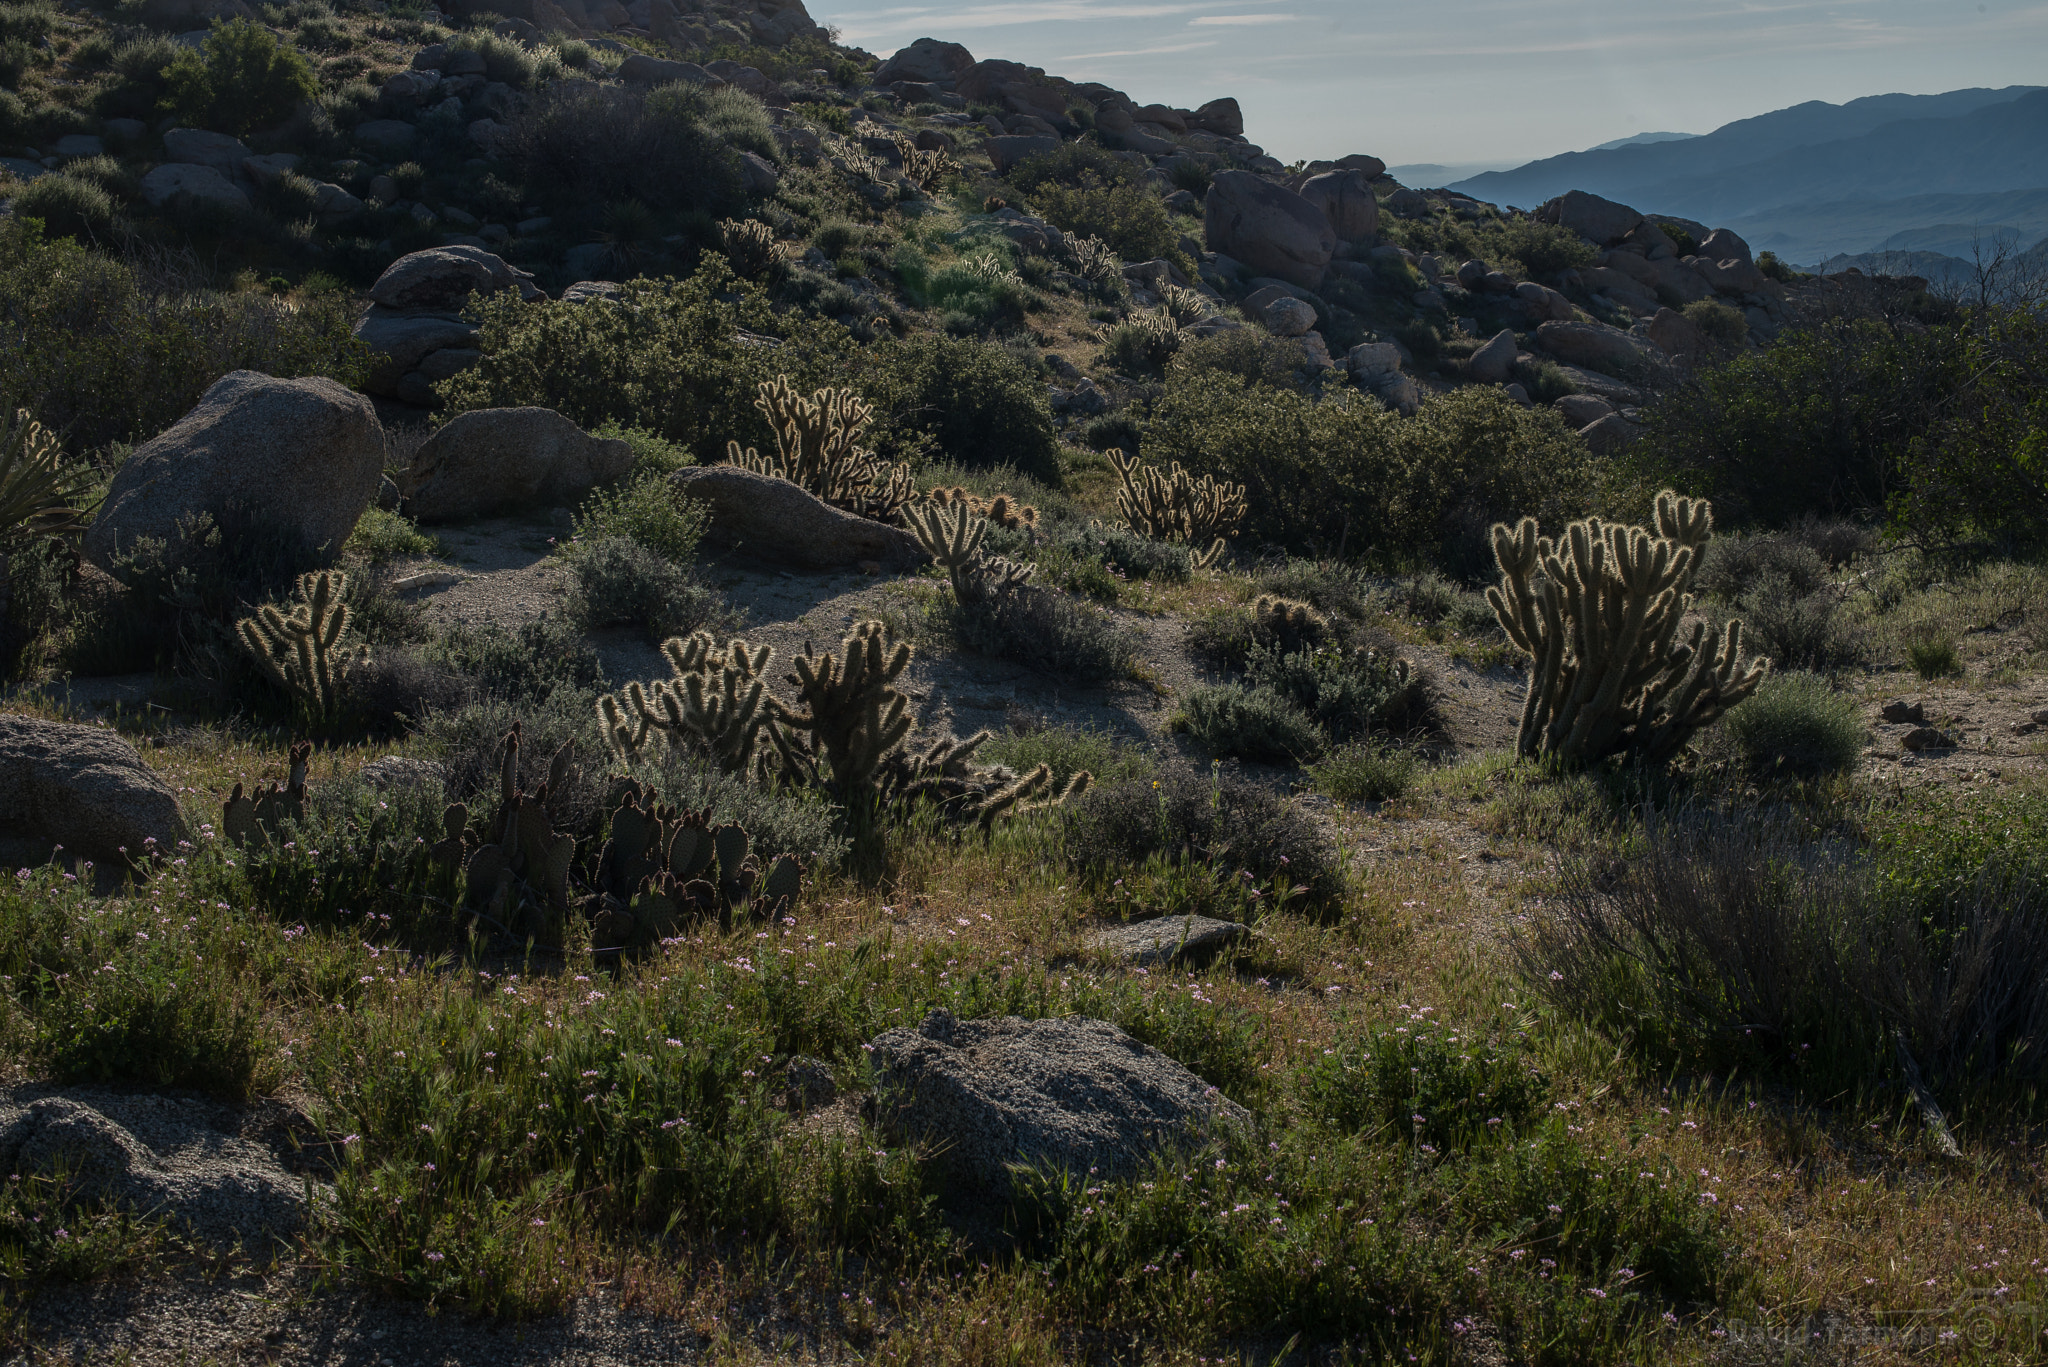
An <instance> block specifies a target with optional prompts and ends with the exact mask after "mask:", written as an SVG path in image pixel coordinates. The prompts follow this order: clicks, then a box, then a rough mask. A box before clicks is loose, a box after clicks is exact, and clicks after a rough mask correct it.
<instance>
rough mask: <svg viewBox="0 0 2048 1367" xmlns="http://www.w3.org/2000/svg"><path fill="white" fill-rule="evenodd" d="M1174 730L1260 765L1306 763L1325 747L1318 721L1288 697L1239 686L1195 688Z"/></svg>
mask: <svg viewBox="0 0 2048 1367" xmlns="http://www.w3.org/2000/svg"><path fill="white" fill-rule="evenodd" d="M1174 726H1175V729H1177V730H1180V731H1183V732H1185V733H1186V734H1187V735H1188V736H1190V737H1192V738H1193V740H1194V741H1195V743H1196V744H1197V745H1199V746H1201V747H1202V749H1204V750H1205V751H1207V752H1208V753H1209V754H1212V755H1217V756H1221V757H1223V758H1226V759H1248V760H1254V761H1256V762H1258V763H1260V764H1286V765H1295V764H1305V763H1307V762H1308V761H1309V760H1312V759H1314V758H1315V757H1316V756H1318V755H1320V754H1322V752H1323V746H1324V740H1323V733H1322V732H1321V731H1320V730H1318V729H1317V727H1316V724H1315V720H1314V719H1313V718H1311V717H1310V716H1309V715H1308V714H1307V713H1305V712H1303V711H1302V710H1301V709H1300V708H1298V707H1296V706H1295V705H1294V704H1293V703H1292V702H1290V701H1289V700H1288V699H1287V697H1286V696H1285V695H1283V694H1281V693H1279V692H1277V691H1275V690H1274V689H1271V688H1264V687H1254V688H1247V687H1246V686H1245V685H1243V684H1237V683H1227V684H1205V685H1203V686H1202V687H1200V688H1196V689H1191V690H1190V691H1189V693H1188V695H1187V700H1186V701H1185V702H1184V703H1182V705H1181V712H1180V715H1179V716H1178V717H1177V718H1175V719H1174Z"/></svg>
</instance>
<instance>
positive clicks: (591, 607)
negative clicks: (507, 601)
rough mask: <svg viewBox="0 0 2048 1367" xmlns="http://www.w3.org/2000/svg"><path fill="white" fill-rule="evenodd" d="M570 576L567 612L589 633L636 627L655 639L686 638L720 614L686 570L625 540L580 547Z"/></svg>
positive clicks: (715, 603)
mask: <svg viewBox="0 0 2048 1367" xmlns="http://www.w3.org/2000/svg"><path fill="white" fill-rule="evenodd" d="M569 572H570V587H569V598H568V602H567V604H566V607H565V610H566V611H567V612H568V613H569V615H570V617H571V618H572V619H573V620H575V621H576V622H578V623H580V624H581V625H582V626H583V628H584V629H585V630H587V631H594V630H596V629H598V628H600V627H608V626H619V625H623V624H627V623H636V624H638V625H641V626H644V627H646V628H647V630H648V631H649V633H650V634H652V635H653V636H654V637H655V638H657V639H666V638H667V637H670V636H687V635H689V634H690V633H691V632H693V631H695V630H697V629H698V628H699V627H701V626H704V625H706V624H707V623H710V622H713V621H715V620H717V618H718V616H719V613H720V610H721V609H720V603H719V598H718V595H717V594H715V593H713V592H712V591H711V590H710V589H707V588H705V587H704V586H703V585H701V584H699V583H697V582H696V580H695V579H694V578H692V577H691V575H690V573H689V571H688V570H686V569H684V568H683V567H682V566H680V565H677V564H675V563H674V562H672V561H670V560H668V559H666V558H665V557H664V556H663V555H662V554H661V553H660V552H659V551H656V550H653V549H650V548H649V547H647V546H645V545H642V544H641V543H640V542H638V541H631V540H628V539H627V538H625V537H622V536H614V537H608V538H606V539H604V540H600V541H592V542H590V543H588V544H586V545H583V546H579V547H578V548H577V550H576V553H575V554H574V555H573V556H571V557H570V559H569Z"/></svg>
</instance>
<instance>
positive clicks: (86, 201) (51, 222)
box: [14, 172, 119, 243]
mask: <svg viewBox="0 0 2048 1367" xmlns="http://www.w3.org/2000/svg"><path fill="white" fill-rule="evenodd" d="M14 213H15V216H16V217H18V218H22V219H34V220H36V221H38V222H40V223H41V224H42V225H43V229H44V231H45V232H47V233H49V234H50V235H51V236H52V237H71V238H79V239H82V240H84V241H87V242H108V243H111V242H112V241H113V237H114V229H115V225H116V224H117V223H118V222H119V220H118V219H117V217H116V216H115V213H114V200H113V197H112V196H111V195H109V194H108V193H107V192H106V191H105V190H103V189H101V188H100V187H99V186H98V185H95V184H94V183H93V182H92V181H90V180H87V179H85V178H84V177H82V176H74V175H72V174H70V173H69V172H59V173H58V174H56V175H54V176H39V177H37V178H36V179H34V180H32V181H30V182H29V183H28V184H26V185H24V186H23V187H22V188H21V189H20V190H18V191H16V192H15V195H14Z"/></svg>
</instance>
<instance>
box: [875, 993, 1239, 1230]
mask: <svg viewBox="0 0 2048 1367" xmlns="http://www.w3.org/2000/svg"><path fill="white" fill-rule="evenodd" d="M869 1047H870V1048H871V1049H872V1050H873V1051H874V1063H875V1067H876V1070H877V1074H878V1078H877V1084H876V1090H875V1096H874V1098H873V1101H872V1102H871V1105H872V1107H873V1112H874V1116H875V1118H876V1119H877V1120H878V1121H879V1122H880V1124H881V1125H882V1127H883V1129H884V1131H885V1132H887V1133H889V1134H892V1135H894V1136H896V1138H897V1141H898V1142H909V1143H915V1144H918V1145H921V1146H923V1147H925V1148H927V1149H928V1150H929V1151H930V1152H932V1153H933V1154H934V1162H935V1163H936V1164H937V1165H939V1168H940V1170H941V1172H942V1174H943V1176H944V1177H945V1178H946V1180H947V1181H948V1183H949V1184H950V1185H951V1186H952V1187H953V1189H954V1190H955V1191H956V1192H958V1193H959V1194H961V1195H964V1196H967V1197H970V1198H981V1199H1000V1198H1001V1197H1002V1196H1003V1195H1005V1194H1006V1193H1007V1192H1008V1191H1009V1189H1010V1165H1011V1164H1015V1163H1022V1164H1027V1165H1034V1166H1040V1167H1045V1168H1059V1169H1062V1170H1065V1171H1067V1172H1070V1173H1074V1174H1076V1175H1079V1174H1087V1173H1092V1174H1093V1175H1094V1176H1097V1177H1101V1178H1107V1179H1110V1180H1117V1179H1126V1178H1130V1177H1134V1176H1136V1175H1137V1174H1138V1173H1139V1172H1140V1171H1141V1170H1142V1169H1143V1167H1144V1164H1145V1163H1146V1161H1147V1160H1148V1159H1149V1158H1150V1157H1152V1156H1153V1155H1155V1154H1158V1153H1160V1152H1163V1151H1165V1150H1168V1149H1170V1148H1173V1147H1176V1146H1179V1145H1184V1144H1190V1143H1199V1142H1200V1141H1201V1140H1202V1139H1203V1138H1205V1137H1206V1136H1208V1135H1209V1134H1211V1133H1213V1132H1214V1131H1215V1130H1216V1129H1217V1128H1218V1127H1219V1126H1236V1125H1243V1124H1246V1123H1248V1122H1249V1121H1250V1118H1251V1117H1250V1115H1249V1113H1247V1112H1246V1111H1245V1109H1244V1108H1243V1107H1242V1106H1240V1105H1238V1104H1237V1103H1236V1102H1234V1101H1232V1100H1230V1099H1229V1098H1228V1097H1225V1096H1224V1095H1223V1094H1222V1093H1220V1092H1218V1091H1217V1090H1216V1089H1215V1088H1214V1087H1211V1086H1209V1085H1208V1084H1207V1083H1205V1082H1203V1081H1202V1079H1201V1078H1199V1077H1196V1076H1195V1075H1194V1074H1193V1073H1191V1072H1189V1071H1188V1070H1187V1069H1186V1068H1183V1067H1182V1066H1181V1065H1180V1064H1178V1063H1175V1062H1174V1061H1173V1060H1172V1059H1170V1058H1168V1057H1167V1056H1166V1055H1164V1054H1162V1053H1160V1052H1159V1051H1158V1050H1157V1049H1154V1048H1152V1047H1151V1046H1150V1045H1146V1044H1141V1043H1139V1042H1138V1041H1137V1040H1135V1039H1132V1038H1131V1037H1130V1036H1129V1035H1127V1034H1125V1033H1124V1032H1123V1031H1121V1030H1119V1029H1117V1028H1116V1027H1115V1026H1114V1025H1111V1024H1110V1023H1109V1022H1108V1021H1101V1020H1087V1019H1082V1018H1072V1017H1070V1018H1066V1019H1060V1020H1036V1021H1027V1020H1020V1019H1018V1018H1017V1017H1014V1016H1006V1017H1003V1018H1001V1019H999V1020H983V1021H959V1020H955V1019H954V1018H953V1016H952V1015H951V1013H949V1012H946V1011H943V1010H941V1011H934V1012H932V1014H931V1015H930V1016H928V1017H927V1018H926V1019H925V1022H924V1024H922V1025H920V1026H918V1027H917V1028H916V1029H911V1028H909V1027H904V1028H901V1029H896V1030H889V1031H886V1032H884V1033H883V1034H880V1035H877V1036H876V1037H875V1039H874V1041H873V1042H872V1044H871V1045H870V1046H869Z"/></svg>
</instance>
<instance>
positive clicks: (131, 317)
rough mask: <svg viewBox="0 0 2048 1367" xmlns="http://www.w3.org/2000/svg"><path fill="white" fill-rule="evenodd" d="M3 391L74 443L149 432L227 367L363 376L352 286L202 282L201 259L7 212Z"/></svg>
mask: <svg viewBox="0 0 2048 1367" xmlns="http://www.w3.org/2000/svg"><path fill="white" fill-rule="evenodd" d="M0 314H4V316H5V317H6V318H7V320H8V321H7V329H8V333H7V335H8V340H9V343H10V344H9V345H7V346H0V393H4V394H6V395H7V396H8V399H9V402H11V403H17V404H23V405H25V406H27V407H28V408H30V409H31V410H32V411H34V413H35V414H36V416H37V417H38V418H39V419H41V420H42V421H43V422H45V423H47V424H49V425H50V426H52V427H54V428H56V429H58V430H60V431H63V432H65V433H66V434H67V437H68V441H69V444H70V445H71V447H72V449H74V450H90V449H93V448H95V447H99V446H103V445H105V444H106V443H108V442H110V441H124V440H125V441H134V440H139V439H143V438H147V437H152V436H154V435H156V434H157V433H158V432H160V431H162V430H163V429H164V428H166V427H168V426H170V425H171V424H172V423H173V422H175V421H177V420H178V419H179V418H180V417H183V416H184V415H185V414H186V413H187V412H189V411H190V410H191V409H192V406H193V405H194V404H196V403H197V402H198V401H199V396H200V395H201V394H203V393H205V392H206V390H207V388H208V387H209V386H210V385H212V384H213V382H214V381H215V380H218V379H219V378H220V377H221V376H223V375H225V374H227V373H228V372H230V371H233V370H260V371H262V372H264V373H265V374H267V375H278V376H285V377H295V376H301V375H326V376H329V377H331V378H333V379H336V380H339V381H341V382H342V383H343V384H350V385H353V384H356V383H359V382H360V381H361V379H362V376H363V374H364V372H365V370H366V369H367V363H368V359H369V353H368V351H367V350H366V349H365V348H364V346H363V345H362V343H360V342H358V341H357V340H356V339H355V337H354V335H353V328H354V324H355V317H354V309H353V305H352V304H351V302H350V301H349V299H348V297H347V296H346V295H344V294H339V293H336V294H327V295H318V296H314V297H310V298H306V299H301V300H295V301H285V300H280V299H277V298H274V297H273V296H271V295H270V294H269V293H268V292H255V291H250V292H238V293H234V294H222V293H219V292H216V291H214V290H211V289H208V288H205V287H204V285H203V276H202V275H201V273H200V272H199V270H198V267H197V263H196V262H192V261H189V260H181V259H180V258H177V257H168V256H167V257H157V258H154V259H153V260H152V264H150V265H149V266H148V268H147V269H144V268H139V267H137V266H133V265H130V264H128V263H126V262H123V261H118V260H114V259H112V258H109V257H105V256H101V255H98V254H96V253H93V252H89V251H86V250H85V249H84V248H82V247H80V246H78V245H77V244H76V243H73V242H68V241H56V242H52V241H48V240H46V239H45V238H44V237H43V236H42V235H41V234H39V233H37V232H35V231H34V230H33V229H31V228H30V227H29V225H28V224H27V223H25V222H24V221H23V220H22V219H21V218H20V217H16V218H12V219H4V220H0Z"/></svg>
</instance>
